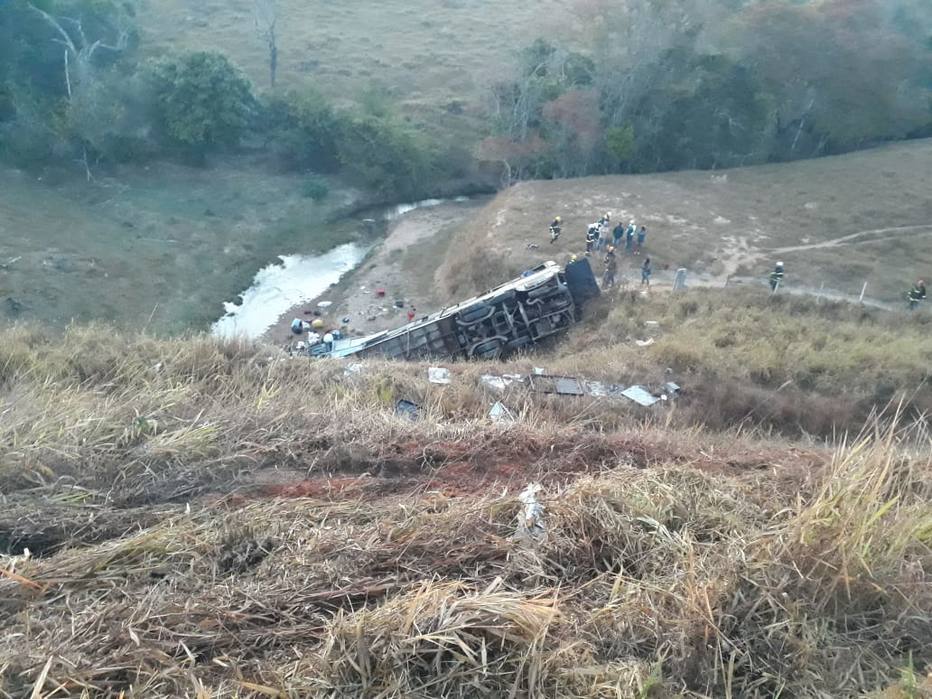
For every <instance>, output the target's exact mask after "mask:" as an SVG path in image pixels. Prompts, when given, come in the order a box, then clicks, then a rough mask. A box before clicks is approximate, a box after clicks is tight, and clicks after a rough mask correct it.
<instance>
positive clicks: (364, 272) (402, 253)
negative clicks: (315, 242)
mask: <svg viewBox="0 0 932 699" xmlns="http://www.w3.org/2000/svg"><path fill="white" fill-rule="evenodd" d="M487 201H488V200H487V199H486V198H484V197H483V198H477V199H471V200H468V201H450V202H444V203H442V204H438V205H436V206H429V207H424V208H418V209H415V210H413V211H409V212H407V213H405V214H403V215H402V216H399V217H398V218H397V219H395V220H394V221H393V222H392V223H391V224H390V225H389V229H388V233H387V235H386V237H385V238H384V240H383V241H382V242H381V243H380V244H378V245H377V246H376V247H375V248H374V249H373V250H372V252H371V253H370V255H369V256H368V257H367V258H366V260H365V261H363V263H362V264H361V265H360V266H359V267H358V268H357V269H356V270H354V271H353V272H351V273H350V274H347V275H346V276H345V277H344V278H343V279H342V280H341V281H340V282H339V283H338V284H335V285H334V286H332V287H331V288H330V289H328V290H327V291H325V292H324V293H323V294H321V295H320V296H319V297H317V298H315V299H312V300H311V301H308V302H306V303H302V304H298V305H296V306H294V307H292V308H291V309H290V310H289V311H288V312H287V313H285V314H284V315H282V316H281V318H279V320H278V322H276V323H275V324H274V325H273V326H272V327H271V328H270V329H269V330H268V331H267V332H266V334H265V336H264V338H265V339H266V340H268V341H270V342H274V343H275V344H282V343H286V342H289V341H290V340H291V339H292V338H293V337H294V336H293V335H292V334H291V330H290V327H289V326H290V325H291V321H292V319H294V318H303V319H306V320H312V319H313V318H314V317H315V316H314V311H315V309H317V304H318V303H319V302H321V301H330V302H331V303H332V305H331V306H329V307H328V308H326V309H325V310H324V311H322V315H321V317H322V318H323V320H324V321H325V323H326V324H327V326H328V327H340V326H345V327H346V330H347V331H348V332H349V334H355V335H367V334H370V333H373V332H378V331H379V330H385V329H388V328H391V327H394V326H396V325H399V324H401V323H404V322H406V320H407V313H408V311H409V310H410V309H411V308H415V309H417V311H418V314H420V313H422V312H424V313H426V312H429V311H432V310H436V304H437V303H439V300H438V298H437V296H436V292H435V291H436V290H435V288H434V275H435V272H436V269H437V267H438V266H439V264H440V262H441V261H442V259H443V256H444V253H445V251H446V247H447V245H448V244H449V241H450V239H451V238H452V236H453V234H454V233H455V232H456V231H457V230H459V229H460V228H461V227H462V226H463V225H467V224H468V222H469V221H470V220H471V219H472V218H473V217H474V215H475V213H476V212H477V211H478V210H479V209H480V208H481V207H482V206H484V205H485V204H486V203H487ZM377 289H384V290H385V297H384V298H378V297H377V296H376V290H377ZM396 300H398V301H402V302H403V304H404V307H402V308H397V307H395V305H394V303H395V301H396ZM344 318H349V322H348V323H344V322H343V319H344Z"/></svg>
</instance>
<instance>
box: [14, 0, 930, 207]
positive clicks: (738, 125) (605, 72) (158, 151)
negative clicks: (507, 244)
mask: <svg viewBox="0 0 932 699" xmlns="http://www.w3.org/2000/svg"><path fill="white" fill-rule="evenodd" d="M256 8H257V13H256V29H257V32H258V33H259V36H260V37H261V39H262V41H263V43H265V44H266V45H267V49H268V59H269V82H270V85H271V88H272V89H270V90H269V91H267V92H262V93H260V92H257V90H256V89H255V87H254V86H253V85H252V84H251V83H250V81H249V80H248V79H247V78H246V77H245V76H244V74H243V73H242V72H241V71H239V70H238V69H237V68H236V67H235V66H234V65H233V64H232V63H231V62H230V60H229V59H228V58H227V57H226V56H224V55H223V54H221V53H216V52H188V53H177V54H173V55H167V56H163V57H161V58H157V59H147V58H144V57H143V55H144V54H143V52H142V51H141V47H140V42H141V39H140V34H139V32H138V30H137V27H136V21H135V20H136V18H135V16H134V11H133V5H132V4H131V2H129V0H0V160H3V161H5V162H8V163H12V164H14V165H16V166H19V167H28V168H37V167H44V166H47V165H60V164H67V165H69V166H71V165H76V166H78V167H80V168H82V169H83V171H84V173H85V174H86V176H87V177H88V178H92V177H94V175H95V173H96V172H99V171H101V170H104V169H106V168H108V167H112V166H113V165H115V164H119V163H126V162H145V161H149V160H152V159H156V158H179V159H183V160H185V161H188V162H194V163H203V162H206V161H207V160H208V158H209V157H210V156H212V155H214V154H220V153H226V152H234V151H237V150H240V149H244V148H254V149H261V150H262V152H265V153H270V154H271V155H272V157H273V158H274V159H275V161H276V162H277V163H278V164H279V165H280V166H281V167H284V168H288V169H291V170H294V171H300V172H309V173H321V174H334V173H338V174H340V175H341V176H342V177H345V178H347V179H350V180H351V181H354V182H356V183H358V184H360V185H361V186H364V187H366V188H367V189H370V190H372V191H374V192H377V193H378V194H380V195H382V196H384V197H386V198H393V197H407V196H417V195H420V194H423V193H426V192H428V191H431V190H432V189H435V188H436V186H437V183H438V182H442V181H448V180H451V179H454V178H462V177H464V176H468V175H469V174H470V171H471V168H472V167H473V163H470V162H469V161H468V160H467V159H464V158H463V157H461V153H462V151H463V149H462V147H461V146H460V145H459V144H457V143H455V141H456V140H457V138H455V137H453V136H451V137H449V138H448V139H447V141H449V142H448V143H442V142H440V141H439V140H436V139H434V138H429V137H427V136H426V135H425V134H424V133H419V132H416V131H415V130H413V129H412V128H411V127H410V126H409V125H408V124H407V123H406V122H405V121H404V120H403V119H402V118H400V117H398V115H397V114H396V112H395V110H394V109H393V108H392V105H391V104H389V103H388V102H387V101H386V100H384V99H378V98H373V96H372V95H369V98H368V99H364V100H362V103H361V104H360V105H358V106H356V107H353V108H344V107H341V108H337V107H335V106H334V105H332V104H330V103H328V101H327V100H326V99H324V98H323V97H322V96H321V95H320V94H317V93H315V92H314V91H311V90H304V91H293V92H283V91H281V90H279V89H275V78H276V68H277V61H278V50H277V39H276V36H277V34H276V27H277V21H276V20H277V17H276V15H275V12H274V1H273V0H256ZM573 8H574V11H575V12H576V15H577V20H578V22H577V23H576V24H577V25H578V26H579V27H580V28H581V30H579V31H571V30H566V31H565V35H560V36H552V37H548V38H546V39H539V40H537V41H535V42H533V43H532V44H531V45H529V46H527V47H526V48H524V49H523V50H521V51H520V53H519V55H518V56H517V58H518V60H517V61H516V65H517V68H516V70H515V72H514V75H513V76H512V77H511V78H509V79H508V80H504V81H501V82H499V83H497V84H495V85H494V87H493V89H492V90H491V93H490V99H489V103H488V115H489V117H490V118H489V119H488V120H487V121H488V123H490V124H491V125H492V128H491V129H490V133H488V134H487V137H486V138H484V139H483V140H481V141H480V142H479V143H478V146H477V148H476V149H475V152H474V155H475V160H477V161H479V162H480V163H493V164H494V165H493V167H494V168H495V172H496V173H497V172H498V171H500V172H501V174H502V176H503V179H504V180H505V181H513V180H515V179H520V178H526V177H544V178H548V177H573V176H580V175H587V174H601V173H616V172H652V171H659V170H673V169H683V168H718V167H727V166H734V165H749V164H755V163H764V162H778V161H785V160H791V159H797V158H808V157H815V156H820V155H829V154H835V153H842V152H845V151H848V150H853V149H857V148H862V147H867V146H870V145H872V144H875V143H878V142H883V141H888V140H895V139H903V138H910V137H921V136H929V135H932V97H930V96H932V3H929V2H927V0H637V1H636V2H624V3H622V2H618V1H617V0H574V4H573ZM464 50H468V47H464ZM441 138H442V137H441ZM477 140H478V139H477ZM323 192H324V188H323V185H321V184H320V182H319V181H317V182H312V183H311V185H310V187H309V193H310V195H313V196H321V195H323V194H322V193H323Z"/></svg>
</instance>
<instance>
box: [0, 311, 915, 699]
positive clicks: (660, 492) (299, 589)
mask: <svg viewBox="0 0 932 699" xmlns="http://www.w3.org/2000/svg"><path fill="white" fill-rule="evenodd" d="M651 310H653V309H651ZM828 312H829V311H826V313H828ZM674 313H675V311H674ZM826 319H827V322H828V317H826ZM619 322H620V321H619V320H618V319H615V320H612V316H611V314H609V318H608V320H606V321H603V324H602V326H601V327H602V330H601V331H603V332H606V333H613V332H621V326H620V325H618V323H619ZM831 322H846V321H843V320H839V319H835V320H833V321H831ZM632 327H634V326H632ZM864 327H867V326H864ZM880 330H882V328H880V329H878V332H879V331H880ZM51 339H52V338H49V337H48V336H47V335H46V334H45V331H42V330H38V329H35V328H28V327H20V328H16V329H14V330H10V331H6V332H5V333H4V335H3V342H2V343H0V416H2V420H0V489H2V497H3V500H4V504H5V507H6V508H7V512H5V513H4V515H3V516H0V546H2V548H3V549H4V550H6V551H7V552H8V553H11V554H19V553H20V552H21V551H22V548H23V546H24V545H26V546H30V547H31V548H32V553H33V554H34V557H33V558H31V559H25V558H23V557H22V556H18V555H13V556H10V555H6V556H2V557H0V624H2V626H3V628H4V629H5V631H6V633H5V634H4V636H3V637H2V639H0V692H2V693H5V694H6V695H7V696H16V697H19V696H49V697H50V696H81V695H85V696H119V695H120V694H121V693H122V694H123V695H124V696H130V695H133V696H157V697H158V696H166V697H168V696H184V695H195V696H202V697H234V696H266V697H299V696H320V697H344V696H358V697H376V696H381V697H428V696H448V697H474V696H515V697H520V696H562V697H579V698H584V697H585V698H590V697H618V696H622V697H648V696H660V697H664V696H668V697H674V696H680V697H704V696H705V697H707V696H731V697H738V696H748V697H753V696H759V697H769V696H775V695H780V696H799V697H802V696H805V697H815V696H824V697H829V696H832V697H835V696H857V695H861V694H864V693H867V692H874V691H878V692H879V691H886V692H887V693H888V696H898V694H897V693H904V694H902V695H904V696H921V695H920V694H919V692H920V691H923V690H922V682H923V680H922V679H921V677H922V675H923V674H924V673H925V672H927V671H928V668H929V663H930V662H932V656H930V654H929V649H930V648H932V615H930V610H932V594H930V591H932V580H930V578H929V570H930V567H932V550H930V545H932V507H930V502H932V499H930V496H932V490H930V483H932V480H930V476H932V459H930V454H932V442H930V438H929V434H928V432H927V431H926V430H925V427H924V423H922V422H919V423H916V425H915V426H913V427H909V428H906V427H897V425H906V424H908V421H905V420H904V419H903V418H902V416H900V417H897V416H896V415H893V416H891V419H890V420H889V421H887V422H884V421H875V423H874V427H873V428H872V431H870V432H865V433H864V434H862V435H861V436H858V437H852V438H851V439H850V440H849V441H848V442H847V443H843V444H841V445H840V446H838V447H837V448H836V449H835V450H834V451H833V452H832V451H829V450H827V449H824V448H819V447H817V446H815V445H813V444H811V443H789V442H787V441H785V440H778V439H764V438H762V437H760V435H757V436H755V435H752V434H742V433H741V432H740V431H735V430H732V431H729V432H726V433H713V432H709V431H707V430H704V429H700V428H693V429H689V430H686V429H683V430H674V429H670V428H669V427H666V426H665V425H664V420H669V421H671V424H672V422H673V421H674V417H673V416H672V415H671V414H670V413H666V414H665V415H661V416H656V417H654V418H653V419H648V420H645V419H644V418H643V416H641V417H638V415H637V413H635V412H634V411H631V410H627V411H625V410H624V409H622V408H615V407H610V406H607V405H605V404H600V403H597V402H578V401H566V400H560V399H556V398H554V399H543V400H542V399H539V398H533V397H531V396H529V395H527V394H526V393H523V392H521V391H520V390H516V391H512V392H510V393H508V394H506V396H505V400H506V401H507V402H508V403H509V404H510V405H511V406H512V407H513V408H514V410H515V412H516V413H518V415H519V422H518V423H517V424H516V425H512V426H508V427H501V426H496V425H492V424H490V423H489V422H488V421H487V420H486V419H484V418H483V416H484V414H485V412H486V411H487V410H488V406H489V404H490V402H491V401H493V400H496V399H497V398H498V397H499V396H497V395H496V394H493V393H489V392H486V391H485V390H484V389H480V388H478V377H479V375H480V374H482V373H485V372H487V371H488V370H489V369H490V367H489V366H488V365H481V364H461V365H456V366H454V367H453V372H454V375H455V377H456V381H455V383H454V384H452V385H450V386H444V387H439V386H433V385H431V384H429V383H428V382H427V381H426V376H425V374H426V366H425V365H418V364H405V365H399V364H391V363H367V364H366V365H365V366H364V368H363V371H362V372H361V373H358V374H350V375H344V365H343V364H341V363H337V362H320V363H308V362H304V361H296V360H289V359H285V358H283V357H281V356H279V355H277V354H276V353H275V351H274V350H272V349H271V348H268V347H263V346H259V345H253V344H249V343H239V342H229V341H227V342H223V341H218V340H214V339H209V338H205V337H193V338H190V339H187V340H174V341H165V340H158V339H155V338H151V337H146V336H134V337H126V336H121V335H118V334H115V333H113V332H111V331H105V332H104V331H102V329H101V328H95V327H74V328H71V329H69V331H68V332H67V333H66V334H65V335H64V337H63V338H55V341H51ZM616 350H617V351H618V352H619V353H621V355H620V356H621V357H624V349H623V347H622V346H621V345H617V346H616ZM591 351H596V350H594V349H593V348H586V349H584V350H582V352H576V353H574V354H573V355H571V356H566V357H559V356H556V355H555V356H553V357H551V358H550V359H548V364H549V362H550V361H552V362H553V363H554V366H555V367H557V368H558V369H559V368H569V367H571V366H574V365H575V364H574V363H578V362H582V363H583V364H584V363H585V361H586V359H585V358H586V356H587V355H586V354H585V353H586V352H591ZM599 351H602V350H599ZM591 356H592V357H595V356H598V355H591ZM530 366H531V363H530V361H527V360H523V361H520V362H517V363H515V364H513V365H510V366H507V367H506V366H499V367H498V368H499V369H500V370H518V371H527V370H528V369H529V367H530ZM619 366H621V364H619ZM723 370H724V369H723ZM595 371H596V372H597V373H598V372H601V373H602V374H603V376H607V375H609V374H610V373H611V372H610V367H604V366H600V367H597V368H596V369H595ZM400 397H405V398H410V399H413V400H415V401H416V402H417V403H419V404H420V405H421V406H422V416H421V418H420V419H418V420H417V421H411V420H408V419H406V418H404V417H400V416H397V415H395V414H394V411H393V405H394V402H395V401H396V400H397V399H398V398H400ZM678 410H679V409H678ZM674 415H675V413H674ZM530 481H540V482H542V483H543V491H542V494H541V502H542V504H543V505H544V508H545V510H544V520H543V521H544V525H545V526H544V531H543V533H542V535H540V536H528V535H527V534H522V535H516V531H518V529H519V527H518V521H519V518H520V516H521V511H522V506H521V503H520V502H519V500H518V498H517V497H516V495H517V493H518V492H519V491H520V490H521V489H522V488H523V487H524V486H525V485H526V484H527V483H528V482H530ZM910 693H912V694H910Z"/></svg>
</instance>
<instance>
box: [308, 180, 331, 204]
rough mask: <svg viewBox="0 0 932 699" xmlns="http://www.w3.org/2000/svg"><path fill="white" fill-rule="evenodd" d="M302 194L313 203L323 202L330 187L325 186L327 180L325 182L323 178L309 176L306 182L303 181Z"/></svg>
mask: <svg viewBox="0 0 932 699" xmlns="http://www.w3.org/2000/svg"><path fill="white" fill-rule="evenodd" d="M302 194H304V196H305V197H307V198H308V199H313V200H314V201H323V200H324V199H326V198H327V195H328V194H330V186H329V185H328V184H327V180H325V179H324V178H323V177H319V176H317V175H311V176H309V177H308V178H307V179H306V180H304V186H303V188H302Z"/></svg>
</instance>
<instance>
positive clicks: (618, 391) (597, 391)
mask: <svg viewBox="0 0 932 699" xmlns="http://www.w3.org/2000/svg"><path fill="white" fill-rule="evenodd" d="M624 391H625V387H624V386H622V385H621V384H617V383H603V382H602V381H586V392H587V394H588V395H590V396H592V397H593V398H614V399H616V400H618V399H620V398H624Z"/></svg>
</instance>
